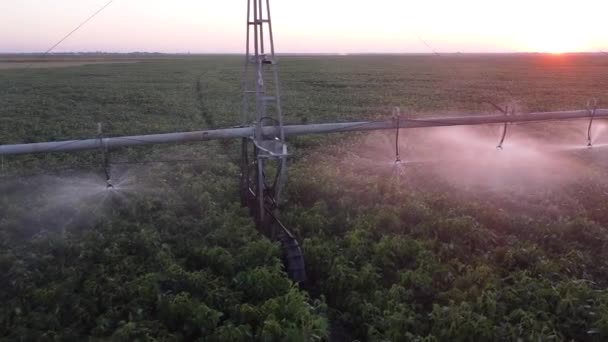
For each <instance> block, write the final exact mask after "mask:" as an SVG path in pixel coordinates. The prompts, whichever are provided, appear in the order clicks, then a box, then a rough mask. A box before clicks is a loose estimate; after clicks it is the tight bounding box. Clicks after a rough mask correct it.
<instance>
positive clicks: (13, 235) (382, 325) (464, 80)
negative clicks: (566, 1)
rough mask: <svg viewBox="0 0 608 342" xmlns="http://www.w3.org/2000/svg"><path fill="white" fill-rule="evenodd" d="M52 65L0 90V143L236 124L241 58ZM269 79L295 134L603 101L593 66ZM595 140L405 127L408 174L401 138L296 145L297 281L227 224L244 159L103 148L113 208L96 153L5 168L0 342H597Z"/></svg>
mask: <svg viewBox="0 0 608 342" xmlns="http://www.w3.org/2000/svg"><path fill="white" fill-rule="evenodd" d="M11 63H14V64H21V65H22V64H24V63H35V64H43V63H40V61H39V60H35V59H33V60H28V61H25V60H22V61H13V60H4V61H3V60H2V59H1V58H0V67H1V66H2V65H4V64H10V65H13V64H11ZM53 63H56V64H58V65H61V66H62V68H39V69H33V68H32V69H26V70H24V69H10V68H9V69H4V70H2V72H0V144H9V143H29V142H40V141H58V140H66V139H74V138H85V137H86V138H89V137H95V136H97V134H98V133H97V123H103V127H104V128H103V135H104V136H117V135H134V134H144V133H158V132H171V131H188V130H196V129H201V128H219V127H231V126H234V125H239V124H242V122H241V121H242V120H241V113H240V111H241V107H242V105H241V97H242V93H241V77H242V67H243V58H242V57H241V56H173V57H172V56H163V57H158V58H156V57H154V58H152V57H151V58H136V59H127V60H125V59H123V58H117V57H114V58H107V59H102V60H95V59H90V60H86V61H84V60H77V59H73V60H69V59H68V60H65V59H64V60H55V61H53V62H51V64H53ZM51 64H49V65H51ZM76 65H77V66H76ZM72 66H74V67H72ZM281 82H282V89H283V93H282V98H283V105H284V108H283V109H284V112H285V117H286V118H285V121H286V122H287V123H312V122H334V121H347V120H355V119H377V118H388V117H390V115H391V110H392V108H393V107H395V106H400V107H401V110H402V113H403V114H404V115H406V116H408V117H421V118H423V117H429V116H440V115H456V114H484V113H495V112H496V111H495V109H494V108H493V107H492V105H490V102H493V103H496V104H499V105H507V104H508V105H512V106H514V107H515V108H517V110H518V113H528V112H534V111H548V110H570V109H583V108H585V105H586V103H587V101H588V100H589V99H590V98H597V99H598V100H599V103H600V107H603V108H607V107H608V57H606V56H604V55H542V54H529V55H467V54H462V55H460V54H459V55H446V56H431V55H410V56H407V55H406V56H398V55H390V56H383V55H374V56H364V55H361V56H283V57H282V58H281ZM586 129H587V122H586V121H577V122H568V123H560V124H542V125H537V124H531V125H512V126H510V127H509V133H508V136H507V140H506V143H505V149H504V150H502V151H498V150H496V148H495V146H496V145H497V143H498V141H499V138H500V134H501V127H499V126H489V127H481V128H474V129H469V128H453V129H452V128H451V129H429V130H419V129H416V130H403V131H402V132H401V133H402V134H401V140H400V145H399V146H400V148H401V158H402V159H403V160H404V161H405V163H402V164H395V140H394V139H395V133H396V132H384V133H369V134H367V133H366V134H338V135H334V136H306V137H297V138H293V139H291V140H290V141H289V144H290V145H289V146H290V153H291V157H290V169H289V182H288V186H287V194H286V196H287V199H288V200H287V202H286V203H285V204H284V206H283V208H282V211H281V213H282V214H281V215H282V216H281V219H282V221H284V223H285V224H286V225H287V227H288V228H289V229H291V230H292V231H293V233H294V234H295V235H296V236H297V238H298V239H299V241H301V244H302V247H303V249H304V253H305V256H306V262H307V265H306V267H307V272H308V276H309V281H308V282H307V283H306V284H302V285H301V286H294V285H293V284H291V283H290V282H289V280H288V279H287V277H286V275H285V273H284V272H283V270H282V269H281V263H280V258H281V253H280V250H279V248H278V247H277V244H273V243H271V242H269V241H268V240H267V239H265V238H264V237H263V236H262V235H261V234H260V233H258V232H257V231H256V230H255V228H254V225H253V223H252V220H251V218H250V216H249V213H248V212H247V210H244V209H243V208H241V206H240V203H239V198H238V191H237V185H238V177H239V167H238V165H239V147H240V142H238V141H232V142H230V141H226V142H209V143H197V144H186V145H175V146H172V145H169V146H156V147H143V148H129V149H121V150H116V151H111V152H110V153H109V158H110V162H111V164H112V169H111V171H112V177H113V179H114V180H115V181H116V182H117V184H123V185H124V188H123V190H121V191H122V192H120V195H119V196H114V197H112V196H107V194H106V192H103V191H105V190H104V189H105V188H104V179H103V177H104V176H103V168H102V166H101V164H102V163H101V160H102V158H101V151H92V152H86V153H76V154H55V155H35V156H20V157H7V158H3V159H2V160H1V164H0V177H1V178H0V274H2V277H0V301H1V302H3V303H5V305H3V306H2V307H0V340H1V339H6V340H47V339H56V340H86V339H88V338H89V337H91V336H93V339H100V340H108V339H112V340H125V341H127V340H137V339H140V340H146V339H151V338H155V339H157V340H197V339H198V340H205V341H207V340H208V341H248V340H276V341H281V340H298V341H310V340H329V339H331V340H334V341H352V340H360V341H491V340H493V341H516V340H522V341H528V340H530V341H570V340H576V341H606V340H608V290H606V289H607V288H608V210H607V209H606V208H607V207H606V203H608V181H606V180H607V179H608V172H607V171H606V170H608V157H607V153H608V150H606V149H605V148H603V147H602V146H601V145H606V144H607V143H608V136H607V134H608V125H606V123H605V122H601V121H597V122H596V123H595V126H594V129H593V138H594V142H595V143H596V144H597V145H598V146H597V147H598V148H596V149H587V148H585V144H586ZM99 192H102V194H101V195H100V194H99Z"/></svg>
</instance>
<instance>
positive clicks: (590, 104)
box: [587, 98, 598, 148]
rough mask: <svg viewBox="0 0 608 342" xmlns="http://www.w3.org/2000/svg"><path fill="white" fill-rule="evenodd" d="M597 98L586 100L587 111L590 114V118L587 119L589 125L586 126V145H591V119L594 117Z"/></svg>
mask: <svg viewBox="0 0 608 342" xmlns="http://www.w3.org/2000/svg"><path fill="white" fill-rule="evenodd" d="M597 102H598V101H597V99H595V98H593V99H590V100H589V101H587V111H589V114H590V115H591V120H589V127H588V128H587V147H589V148H591V147H593V142H592V141H591V140H592V139H591V128H593V119H595V112H596V111H597Z"/></svg>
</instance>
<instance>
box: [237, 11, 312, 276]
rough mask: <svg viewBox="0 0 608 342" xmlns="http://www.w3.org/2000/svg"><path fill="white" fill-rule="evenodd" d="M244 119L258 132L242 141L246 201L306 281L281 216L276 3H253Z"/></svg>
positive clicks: (283, 167)
mask: <svg viewBox="0 0 608 342" xmlns="http://www.w3.org/2000/svg"><path fill="white" fill-rule="evenodd" d="M269 74H270V75H269ZM242 115H243V125H244V126H245V127H246V126H247V125H252V127H253V128H254V132H253V134H252V135H251V136H250V137H247V138H243V139H242V146H241V181H240V192H241V202H242V204H243V206H247V207H249V209H250V212H251V214H252V215H253V216H254V217H255V221H256V224H257V225H258V227H259V228H260V229H261V230H262V231H263V232H264V233H266V234H267V235H269V236H270V237H271V238H272V239H275V240H278V241H279V242H280V243H281V245H282V246H283V250H284V256H285V263H286V266H287V267H286V268H287V272H288V273H289V275H290V277H291V278H292V279H293V280H296V281H298V282H301V281H304V280H305V279H306V273H305V270H304V257H303V253H302V250H301V248H300V245H299V243H298V241H297V240H296V239H295V238H294V236H293V234H291V232H290V231H289V230H288V229H287V228H286V227H285V226H284V225H283V224H282V223H281V221H280V220H279V218H278V215H279V212H278V208H279V203H280V201H281V193H282V191H283V187H284V186H285V183H286V180H287V156H288V154H287V144H286V142H285V130H284V128H283V111H282V108H281V87H280V84H279V67H278V61H277V57H276V54H275V48H274V36H273V32H272V20H271V16H270V0H247V37H246V47H245V67H244V74H243V109H242ZM267 128H272V132H273V133H272V134H268V133H267Z"/></svg>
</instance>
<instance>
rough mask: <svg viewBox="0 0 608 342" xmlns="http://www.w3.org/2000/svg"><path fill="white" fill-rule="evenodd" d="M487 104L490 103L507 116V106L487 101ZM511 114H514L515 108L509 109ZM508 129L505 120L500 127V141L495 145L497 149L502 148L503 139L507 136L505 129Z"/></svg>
mask: <svg viewBox="0 0 608 342" xmlns="http://www.w3.org/2000/svg"><path fill="white" fill-rule="evenodd" d="M488 103H489V104H491V105H492V106H493V107H494V108H496V109H497V110H498V111H499V112H501V113H503V114H504V115H505V116H509V106H507V107H505V108H502V107H501V106H499V105H497V104H495V103H493V102H488ZM511 114H512V115H513V114H515V109H514V108H513V109H511ZM508 130H509V123H508V122H505V124H504V126H503V129H502V137H501V138H500V142H499V143H498V146H496V149H497V150H501V151H502V150H503V144H504V143H505V139H506V138H507V131H508Z"/></svg>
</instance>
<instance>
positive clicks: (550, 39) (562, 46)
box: [525, 28, 587, 55]
mask: <svg viewBox="0 0 608 342" xmlns="http://www.w3.org/2000/svg"><path fill="white" fill-rule="evenodd" d="M586 46H587V44H586V42H585V40H584V39H582V38H581V35H578V34H577V32H576V31H575V30H573V29H564V28H562V29H557V30H551V31H538V32H530V33H529V34H528V35H527V37H526V42H525V49H526V50H527V51H533V52H543V53H550V54H554V55H559V54H563V53H567V52H582V51H584V50H585V48H586Z"/></svg>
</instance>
